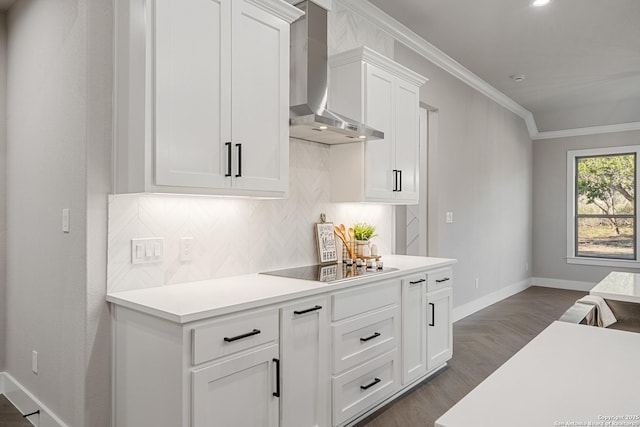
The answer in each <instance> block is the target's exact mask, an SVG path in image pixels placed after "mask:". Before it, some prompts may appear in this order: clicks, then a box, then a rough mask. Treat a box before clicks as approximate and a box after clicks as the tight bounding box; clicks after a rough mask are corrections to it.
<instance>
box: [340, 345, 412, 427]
mask: <svg viewBox="0 0 640 427" xmlns="http://www.w3.org/2000/svg"><path fill="white" fill-rule="evenodd" d="M399 372H400V369H399V362H398V350H397V348H396V349H394V350H393V351H390V352H388V353H385V354H383V355H382V356H379V357H377V358H375V359H373V360H371V361H369V362H367V363H365V364H364V365H361V366H360V367H358V368H356V369H353V370H351V371H348V372H345V373H344V374H342V375H340V376H338V377H334V378H333V425H338V424H341V423H343V422H345V421H347V420H349V419H351V418H353V417H355V416H357V415H359V414H360V413H362V412H364V411H365V410H367V409H368V408H370V407H372V406H374V405H375V404H377V403H378V402H380V401H382V400H384V399H385V398H386V397H388V396H389V395H391V394H393V393H395V392H396V390H398V386H399Z"/></svg>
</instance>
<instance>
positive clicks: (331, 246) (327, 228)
mask: <svg viewBox="0 0 640 427" xmlns="http://www.w3.org/2000/svg"><path fill="white" fill-rule="evenodd" d="M315 229H316V243H317V248H318V261H319V263H320V264H329V263H336V262H338V249H337V247H336V236H335V234H333V233H334V231H333V223H332V222H319V223H316V225H315Z"/></svg>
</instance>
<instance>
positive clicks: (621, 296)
mask: <svg viewBox="0 0 640 427" xmlns="http://www.w3.org/2000/svg"><path fill="white" fill-rule="evenodd" d="M589 293H590V294H591V295H597V296H599V297H602V298H604V299H607V300H613V301H625V302H635V303H640V274H636V273H623V272H620V271H612V272H611V273H609V274H608V275H607V277H605V278H604V279H602V280H601V281H600V282H599V283H598V284H597V285H596V286H595V287H594V288H593V289H591V291H590V292H589Z"/></svg>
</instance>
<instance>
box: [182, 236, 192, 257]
mask: <svg viewBox="0 0 640 427" xmlns="http://www.w3.org/2000/svg"><path fill="white" fill-rule="evenodd" d="M180 261H182V262H187V261H193V237H181V238H180Z"/></svg>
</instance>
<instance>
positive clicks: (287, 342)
mask: <svg viewBox="0 0 640 427" xmlns="http://www.w3.org/2000/svg"><path fill="white" fill-rule="evenodd" d="M328 336H329V304H328V299H327V297H326V296H321V297H317V298H313V299H306V300H301V301H296V302H295V303H294V304H291V305H287V306H286V307H283V308H281V309H280V353H281V367H280V370H281V371H280V372H281V381H282V383H281V393H280V413H281V416H280V426H281V427H328V426H329V425H330V421H329V420H330V418H331V417H330V414H331V407H330V406H329V402H330V400H329V396H330V388H329V387H330V379H331V377H330V372H329V349H330V346H329V340H328ZM247 425H248V424H247Z"/></svg>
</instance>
